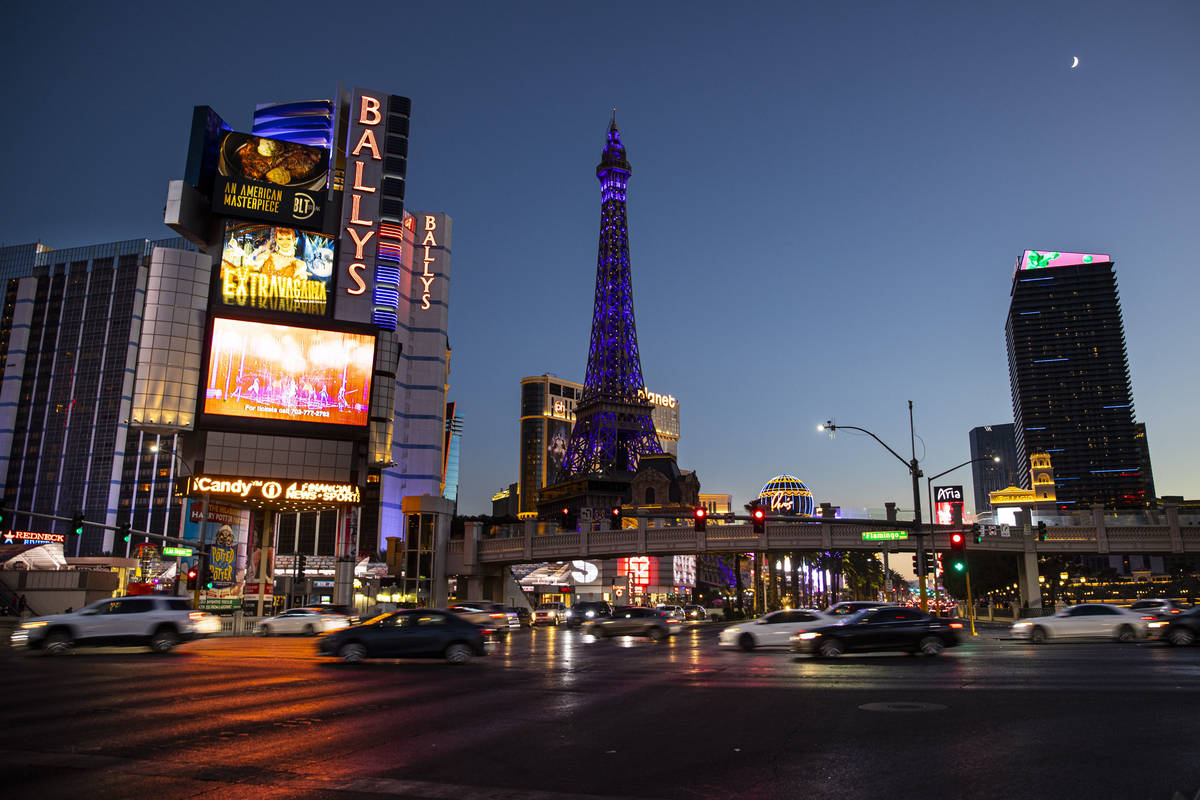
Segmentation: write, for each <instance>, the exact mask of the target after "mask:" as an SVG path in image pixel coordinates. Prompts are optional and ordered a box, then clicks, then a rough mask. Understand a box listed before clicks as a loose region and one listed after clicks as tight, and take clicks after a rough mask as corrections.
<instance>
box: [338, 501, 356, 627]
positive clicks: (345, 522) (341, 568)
mask: <svg viewBox="0 0 1200 800" xmlns="http://www.w3.org/2000/svg"><path fill="white" fill-rule="evenodd" d="M357 530H358V506H340V507H339V508H338V542H337V562H336V566H335V568H334V582H333V602H335V603H340V604H342V605H350V602H351V600H352V599H353V596H354V565H355V562H356V561H357V556H358V554H357V552H356V546H355V542H356V539H357Z"/></svg>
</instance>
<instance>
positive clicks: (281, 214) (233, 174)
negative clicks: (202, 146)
mask: <svg viewBox="0 0 1200 800" xmlns="http://www.w3.org/2000/svg"><path fill="white" fill-rule="evenodd" d="M328 173H329V151H328V150H326V149H325V148H323V147H310V146H308V145H303V144H296V143H295V142H285V141H283V140H282V139H270V138H267V137H265V136H254V135H253V134H249V133H238V132H236V131H229V132H227V133H225V135H224V136H222V137H221V145H220V150H219V157H218V161H217V175H216V176H215V178H214V180H213V210H214V211H216V212H217V213H218V214H224V215H227V216H231V217H248V218H250V219H263V220H267V221H268V222H279V223H284V224H288V223H305V224H307V225H309V226H311V227H315V228H320V227H323V226H324V221H325V216H324V215H325V205H326V198H325V192H324V189H325V184H326V182H327V180H328Z"/></svg>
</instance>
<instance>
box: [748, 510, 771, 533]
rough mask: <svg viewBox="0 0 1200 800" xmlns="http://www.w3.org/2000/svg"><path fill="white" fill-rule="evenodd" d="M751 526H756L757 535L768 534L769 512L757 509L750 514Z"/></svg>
mask: <svg viewBox="0 0 1200 800" xmlns="http://www.w3.org/2000/svg"><path fill="white" fill-rule="evenodd" d="M750 524H751V525H753V526H754V532H755V533H766V532H767V512H765V511H763V510H762V509H761V508H757V507H756V508H755V509H754V510H753V511H751V512H750Z"/></svg>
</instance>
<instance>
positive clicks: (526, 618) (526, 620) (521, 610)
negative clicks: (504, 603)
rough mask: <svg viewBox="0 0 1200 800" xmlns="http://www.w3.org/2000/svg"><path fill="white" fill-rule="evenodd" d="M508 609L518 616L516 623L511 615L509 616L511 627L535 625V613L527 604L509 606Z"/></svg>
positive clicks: (511, 613) (510, 612)
mask: <svg viewBox="0 0 1200 800" xmlns="http://www.w3.org/2000/svg"><path fill="white" fill-rule="evenodd" d="M507 611H508V613H509V614H510V615H515V616H516V618H517V624H516V625H513V624H512V618H511V617H510V618H509V627H510V628H532V627H533V615H532V614H530V613H529V609H528V608H526V607H525V606H509V607H508V609H507Z"/></svg>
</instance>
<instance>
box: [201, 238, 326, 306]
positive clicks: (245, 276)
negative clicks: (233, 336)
mask: <svg viewBox="0 0 1200 800" xmlns="http://www.w3.org/2000/svg"><path fill="white" fill-rule="evenodd" d="M333 249H334V240H333V237H332V236H326V235H324V234H321V233H314V232H312V231H304V230H300V229H298V228H292V227H290V226H286V227H285V226H276V225H263V224H261V223H257V222H232V221H231V222H229V223H227V224H226V226H225V239H224V241H223V243H222V247H221V277H220V280H219V282H218V288H217V292H218V297H219V299H220V302H222V303H224V304H225V305H230V306H241V307H245V308H259V309H264V310H267V311H286V312H290V313H296V314H317V315H323V314H325V312H326V310H327V309H328V308H329V295H330V291H331V288H332V287H331V284H332V282H333Z"/></svg>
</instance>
